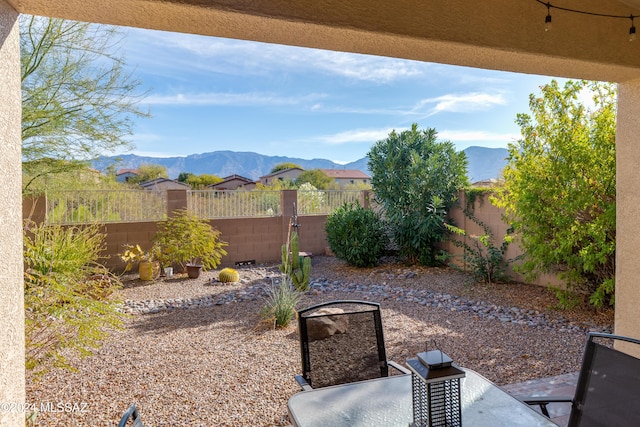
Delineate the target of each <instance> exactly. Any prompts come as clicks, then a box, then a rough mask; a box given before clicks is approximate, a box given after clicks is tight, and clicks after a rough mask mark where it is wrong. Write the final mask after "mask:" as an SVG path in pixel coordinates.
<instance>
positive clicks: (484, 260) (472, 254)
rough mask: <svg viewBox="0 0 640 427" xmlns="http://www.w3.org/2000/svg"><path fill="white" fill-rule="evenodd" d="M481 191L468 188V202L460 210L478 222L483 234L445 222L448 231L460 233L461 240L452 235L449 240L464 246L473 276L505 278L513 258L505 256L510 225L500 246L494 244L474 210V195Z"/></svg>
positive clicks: (487, 279)
mask: <svg viewBox="0 0 640 427" xmlns="http://www.w3.org/2000/svg"><path fill="white" fill-rule="evenodd" d="M480 194H482V193H478V192H473V191H470V192H469V197H468V199H467V204H466V206H465V207H464V208H463V209H462V212H463V213H464V215H465V216H466V217H467V218H469V219H470V220H471V221H473V222H474V223H476V224H477V225H479V226H480V227H481V228H482V230H483V231H484V234H482V235H473V234H469V233H467V232H466V231H465V230H463V229H461V228H458V227H456V226H454V225H451V224H446V225H445V226H446V227H447V229H448V230H449V232H451V233H453V234H455V235H458V236H460V237H462V240H458V239H451V242H452V243H453V244H454V245H455V246H457V247H461V248H464V261H465V262H466V263H468V264H469V265H470V266H471V270H472V272H473V274H474V276H475V277H476V279H478V280H482V281H483V282H485V283H496V282H502V281H505V280H507V279H508V276H507V273H506V271H507V267H508V266H509V264H510V263H511V262H512V261H513V259H510V260H508V259H505V255H506V252H507V248H508V247H509V244H510V243H511V242H512V241H513V236H512V233H513V229H512V228H509V229H508V230H507V233H506V234H505V236H504V238H503V239H502V243H500V246H496V243H495V239H494V236H493V233H492V232H491V228H489V226H488V225H487V224H485V223H484V222H482V221H480V220H479V219H478V218H477V217H476V216H475V215H474V213H473V207H474V203H475V199H476V197H477V196H478V195H480Z"/></svg>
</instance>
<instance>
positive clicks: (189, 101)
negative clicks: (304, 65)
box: [144, 93, 325, 107]
mask: <svg viewBox="0 0 640 427" xmlns="http://www.w3.org/2000/svg"><path fill="white" fill-rule="evenodd" d="M324 96H325V95H322V94H309V95H306V96H291V97H283V96H279V95H274V94H269V93H177V94H174V95H152V96H148V97H147V98H145V99H144V103H145V104H148V105H174V106H177V105H180V106H215V105H224V106H243V107H247V106H278V105H298V104H303V103H306V102H313V101H315V100H317V99H320V98H323V97H324Z"/></svg>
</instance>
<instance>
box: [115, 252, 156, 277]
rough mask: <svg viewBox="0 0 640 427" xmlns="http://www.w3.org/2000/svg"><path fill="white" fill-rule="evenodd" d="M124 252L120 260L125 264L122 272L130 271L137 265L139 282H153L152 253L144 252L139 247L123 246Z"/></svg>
mask: <svg viewBox="0 0 640 427" xmlns="http://www.w3.org/2000/svg"><path fill="white" fill-rule="evenodd" d="M124 247H125V251H124V253H123V254H121V255H120V258H121V259H122V260H123V261H124V262H126V263H127V265H126V267H125V269H124V271H125V272H127V271H129V270H131V268H132V267H133V265H134V264H136V263H137V264H138V274H139V275H140V280H153V276H154V268H153V252H152V251H150V252H145V251H143V250H142V248H141V247H140V245H124Z"/></svg>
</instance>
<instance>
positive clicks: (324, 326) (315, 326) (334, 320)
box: [307, 308, 349, 341]
mask: <svg viewBox="0 0 640 427" xmlns="http://www.w3.org/2000/svg"><path fill="white" fill-rule="evenodd" d="M343 313H344V310H343V309H341V308H321V309H320V310H318V311H316V312H315V313H313V314H312V315H311V316H309V318H308V319H307V335H308V336H309V341H316V340H323V339H325V338H329V337H331V336H333V335H335V334H344V333H346V332H347V329H348V327H349V318H348V317H347V316H340V315H339V314H343ZM331 314H336V315H337V316H330V315H331Z"/></svg>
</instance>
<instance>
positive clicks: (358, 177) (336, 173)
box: [320, 169, 371, 187]
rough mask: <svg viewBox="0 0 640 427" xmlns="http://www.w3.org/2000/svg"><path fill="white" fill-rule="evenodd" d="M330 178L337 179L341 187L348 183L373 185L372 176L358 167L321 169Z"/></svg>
mask: <svg viewBox="0 0 640 427" xmlns="http://www.w3.org/2000/svg"><path fill="white" fill-rule="evenodd" d="M320 170H321V171H322V172H323V173H324V174H325V175H327V176H328V177H329V178H332V179H333V180H335V182H336V184H338V185H339V186H340V187H345V186H347V185H356V184H366V185H371V177H370V176H369V175H367V174H366V173H364V172H362V171H360V170H357V169H320Z"/></svg>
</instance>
